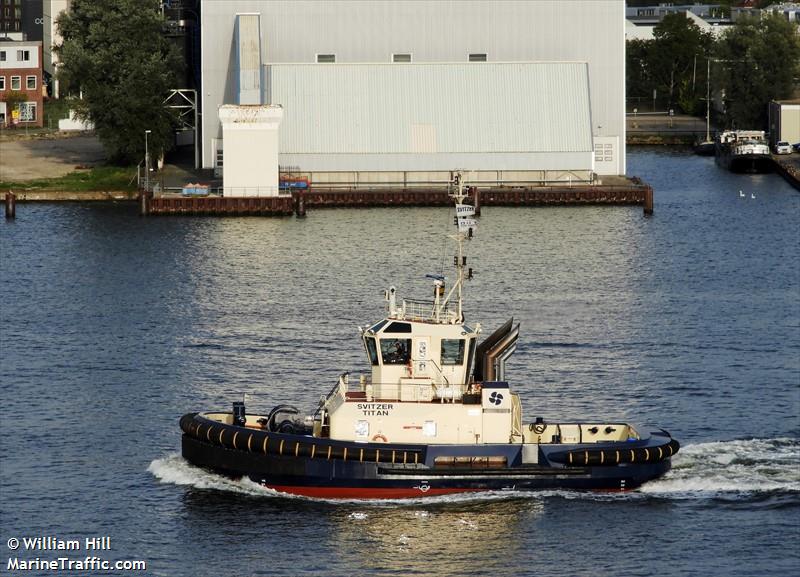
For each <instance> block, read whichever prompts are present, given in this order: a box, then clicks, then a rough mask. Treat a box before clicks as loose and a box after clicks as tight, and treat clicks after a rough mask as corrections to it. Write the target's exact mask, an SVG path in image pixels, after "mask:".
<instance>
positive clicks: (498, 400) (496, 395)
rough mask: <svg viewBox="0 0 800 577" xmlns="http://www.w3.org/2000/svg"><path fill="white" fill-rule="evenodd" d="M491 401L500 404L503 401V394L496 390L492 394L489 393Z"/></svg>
mask: <svg viewBox="0 0 800 577" xmlns="http://www.w3.org/2000/svg"><path fill="white" fill-rule="evenodd" d="M489 402H490V403H492V404H493V405H499V404H500V403H502V402H503V394H502V393H498V392H497V391H494V392H493V393H492V394H491V395H489Z"/></svg>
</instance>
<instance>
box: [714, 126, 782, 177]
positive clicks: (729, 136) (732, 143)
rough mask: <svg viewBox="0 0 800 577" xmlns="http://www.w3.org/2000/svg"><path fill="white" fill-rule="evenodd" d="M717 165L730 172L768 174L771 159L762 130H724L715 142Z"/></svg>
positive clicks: (770, 168)
mask: <svg viewBox="0 0 800 577" xmlns="http://www.w3.org/2000/svg"><path fill="white" fill-rule="evenodd" d="M715 155H716V161H717V164H719V165H720V166H722V167H724V168H727V169H728V170H730V171H731V172H749V173H758V172H770V171H771V170H772V157H771V155H770V151H769V145H768V144H767V140H766V135H765V134H764V131H763V130H726V131H724V132H722V133H720V134H719V136H718V137H717V140H716V146H715Z"/></svg>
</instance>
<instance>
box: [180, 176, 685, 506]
mask: <svg viewBox="0 0 800 577" xmlns="http://www.w3.org/2000/svg"><path fill="white" fill-rule="evenodd" d="M454 191H455V192H454V194H453V195H452V196H453V198H454V201H455V204H456V218H455V223H456V226H457V228H458V230H457V232H456V234H455V235H453V237H452V238H453V239H454V240H455V244H456V256H455V258H454V263H455V269H456V273H455V280H454V282H453V284H452V286H451V287H450V290H449V292H448V291H446V286H445V278H444V277H442V276H433V277H431V278H432V280H433V285H434V286H433V289H434V290H433V299H432V300H428V301H412V300H403V301H400V302H398V298H397V296H396V293H395V289H394V287H392V288H390V289H389V290H387V291H386V294H385V297H386V301H387V315H386V318H384V319H383V320H381V321H379V322H378V323H376V324H374V325H372V326H371V327H369V328H366V329H361V340H362V344H363V346H364V349H365V351H366V353H367V358H368V360H369V362H370V364H371V366H372V370H371V375H369V376H367V375H361V376H359V377H358V378H352V377H351V376H350V375H349V374H347V373H345V374H343V375H341V376H340V377H339V380H338V382H337V383H336V385H335V386H334V387H333V389H332V390H331V391H330V392H329V393H328V394H327V395H326V396H324V397H322V399H321V400H320V403H319V406H318V407H317V409H316V411H315V412H314V413H313V414H311V415H303V414H302V413H301V412H300V411H299V410H298V409H296V408H294V407H291V406H287V405H280V406H277V407H275V408H274V409H273V410H272V411H270V412H269V413H268V414H264V415H251V414H247V411H246V408H245V405H244V402H234V403H233V410H232V411H231V412H204V413H189V414H187V415H184V416H183V417H182V418H181V420H180V427H181V429H182V430H183V439H182V453H183V457H184V458H185V459H186V460H187V461H189V462H190V463H192V464H194V465H196V466H199V467H203V468H207V469H210V470H212V471H215V472H218V473H221V474H224V475H228V476H232V477H247V478H249V479H251V480H252V481H254V482H256V483H258V484H260V485H263V486H264V487H268V488H271V489H274V490H276V491H279V492H283V493H288V494H294V495H304V496H308V497H317V498H328V499H337V498H347V499H366V498H370V499H374V498H378V499H393V498H412V497H423V496H433V495H443V494H448V493H465V492H478V491H499V490H516V491H522V490H541V489H576V490H585V489H589V490H612V491H619V490H622V491H624V490H629V489H634V488H636V487H638V486H639V485H641V484H642V483H644V482H646V481H649V480H651V479H655V478H658V477H660V476H662V475H664V474H665V473H666V472H667V471H668V470H669V469H670V463H671V457H672V455H674V454H675V453H676V452H677V451H678V448H679V445H678V442H677V441H675V440H674V439H672V437H671V436H670V435H669V433H667V432H666V431H664V430H663V429H647V428H643V427H641V426H638V425H631V424H628V423H620V422H593V421H590V422H581V423H566V422H550V421H548V420H545V419H544V418H541V417H538V418H536V419H535V420H534V421H533V422H525V421H524V420H523V417H522V405H521V403H520V399H519V396H518V395H517V394H516V393H514V392H512V390H511V388H510V387H509V384H508V382H506V380H505V361H506V359H508V358H509V357H510V356H511V354H512V353H513V352H514V350H515V348H516V343H517V339H518V336H519V325H515V324H514V322H513V319H512V320H509V321H508V322H506V323H505V324H504V325H503V326H502V327H500V328H499V329H497V330H496V331H494V332H493V333H492V334H491V335H490V336H489V337H488V338H485V339H483V340H482V342H480V344H479V343H478V336H479V334H480V333H481V327H480V325H479V324H476V325H474V326H472V325H467V324H466V323H465V322H464V314H463V310H462V305H463V287H464V284H465V281H466V280H468V279H469V278H471V277H472V270H471V269H468V268H466V257H465V256H464V251H463V248H464V243H465V242H466V241H468V240H469V239H471V238H472V236H473V234H472V233H473V229H474V227H475V221H474V220H473V219H472V218H470V217H471V216H473V214H474V213H473V208H472V207H471V206H470V205H468V204H464V200H465V198H466V196H465V195H464V194H463V190H462V187H461V183H460V179H459V178H458V176H457V177H456V179H455V182H454Z"/></svg>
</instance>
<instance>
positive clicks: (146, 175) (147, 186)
mask: <svg viewBox="0 0 800 577" xmlns="http://www.w3.org/2000/svg"><path fill="white" fill-rule="evenodd" d="M151 132H153V131H152V130H145V131H144V189H145V191H149V190H150V152H149V151H148V150H147V135H148V134H150V133H151Z"/></svg>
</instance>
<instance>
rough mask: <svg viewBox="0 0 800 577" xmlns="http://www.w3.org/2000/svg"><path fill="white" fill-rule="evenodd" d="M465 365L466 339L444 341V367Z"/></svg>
mask: <svg viewBox="0 0 800 577" xmlns="http://www.w3.org/2000/svg"><path fill="white" fill-rule="evenodd" d="M463 363H464V339H442V365H461V364H463Z"/></svg>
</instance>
